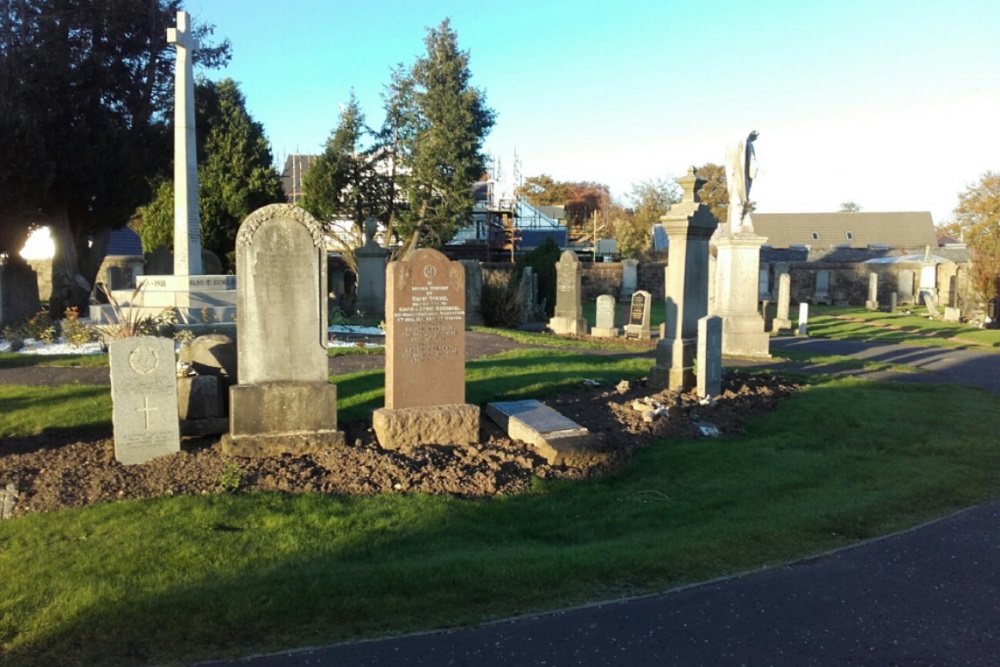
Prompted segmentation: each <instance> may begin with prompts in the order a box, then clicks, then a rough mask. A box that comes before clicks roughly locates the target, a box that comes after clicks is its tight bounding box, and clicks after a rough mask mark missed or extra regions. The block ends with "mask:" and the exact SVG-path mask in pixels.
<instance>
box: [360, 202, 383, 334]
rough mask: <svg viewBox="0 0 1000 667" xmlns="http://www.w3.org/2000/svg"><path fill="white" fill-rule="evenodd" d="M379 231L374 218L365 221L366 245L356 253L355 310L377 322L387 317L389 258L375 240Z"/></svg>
mask: <svg viewBox="0 0 1000 667" xmlns="http://www.w3.org/2000/svg"><path fill="white" fill-rule="evenodd" d="M377 229H378V223H377V222H376V221H375V219H374V218H368V219H367V220H365V244H364V245H363V246H362V247H360V248H358V249H357V250H355V251H354V258H355V260H356V261H357V263H358V282H357V291H356V294H357V298H356V299H355V301H354V309H355V310H356V311H357V312H358V313H360V314H361V315H362V316H363V317H365V318H366V319H370V320H373V321H375V322H378V321H381V320H382V319H383V318H384V317H385V263H386V260H387V259H388V257H389V251H388V250H386V249H385V248H383V247H382V246H380V245H379V244H378V241H376V240H375V233H376V231H377Z"/></svg>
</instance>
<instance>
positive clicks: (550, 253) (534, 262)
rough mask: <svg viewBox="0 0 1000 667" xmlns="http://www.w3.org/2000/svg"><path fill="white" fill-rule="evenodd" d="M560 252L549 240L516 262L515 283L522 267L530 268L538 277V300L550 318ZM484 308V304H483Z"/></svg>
mask: <svg viewBox="0 0 1000 667" xmlns="http://www.w3.org/2000/svg"><path fill="white" fill-rule="evenodd" d="M561 254H562V251H561V250H559V246H558V245H557V244H556V242H555V241H553V240H552V239H551V238H547V239H545V241H543V242H542V244H541V245H540V246H538V247H537V248H535V249H534V250H532V251H531V252H529V253H528V254H527V255H524V256H523V257H520V258H519V259H518V260H517V270H516V271H515V275H516V279H515V282H516V281H519V280H520V279H521V274H522V273H523V272H524V267H526V266H530V267H531V268H532V269H534V270H535V274H536V275H537V276H538V299H539V301H543V302H544V303H545V313H546V315H548V316H549V317H552V315H553V314H555V312H556V264H558V263H559V256H560V255H561ZM484 307H485V304H484Z"/></svg>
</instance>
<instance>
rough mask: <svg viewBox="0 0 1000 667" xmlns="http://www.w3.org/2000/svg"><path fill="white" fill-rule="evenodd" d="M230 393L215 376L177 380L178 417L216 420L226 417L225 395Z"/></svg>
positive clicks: (189, 376)
mask: <svg viewBox="0 0 1000 667" xmlns="http://www.w3.org/2000/svg"><path fill="white" fill-rule="evenodd" d="M224 393H228V387H224V386H223V385H222V383H221V378H219V377H217V376H215V375H188V376H185V377H179V378H177V416H178V417H180V418H181V419H215V418H219V417H225V416H226V410H225V404H224V399H223V394H224Z"/></svg>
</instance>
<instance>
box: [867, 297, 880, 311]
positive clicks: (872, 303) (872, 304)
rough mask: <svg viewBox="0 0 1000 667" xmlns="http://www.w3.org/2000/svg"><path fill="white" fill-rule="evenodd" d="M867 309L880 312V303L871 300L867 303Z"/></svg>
mask: <svg viewBox="0 0 1000 667" xmlns="http://www.w3.org/2000/svg"><path fill="white" fill-rule="evenodd" d="M865 309H867V310H871V311H876V310H878V301H872V300H870V299H869V300H868V301H865Z"/></svg>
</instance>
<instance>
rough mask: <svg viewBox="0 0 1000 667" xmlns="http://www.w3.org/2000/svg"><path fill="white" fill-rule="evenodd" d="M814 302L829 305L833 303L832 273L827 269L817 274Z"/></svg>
mask: <svg viewBox="0 0 1000 667" xmlns="http://www.w3.org/2000/svg"><path fill="white" fill-rule="evenodd" d="M812 302H813V303H815V304H820V303H825V304H827V305H830V304H831V303H833V297H831V296H830V272H829V271H827V270H826V269H820V270H819V271H817V272H816V291H815V292H814V293H813V297H812Z"/></svg>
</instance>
